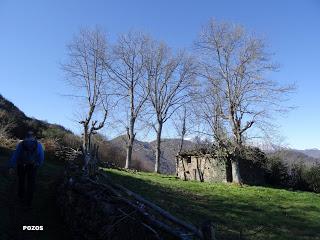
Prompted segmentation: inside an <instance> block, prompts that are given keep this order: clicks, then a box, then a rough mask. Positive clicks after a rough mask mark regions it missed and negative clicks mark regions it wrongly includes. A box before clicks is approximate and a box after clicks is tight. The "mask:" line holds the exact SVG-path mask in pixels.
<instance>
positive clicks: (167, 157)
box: [110, 136, 194, 174]
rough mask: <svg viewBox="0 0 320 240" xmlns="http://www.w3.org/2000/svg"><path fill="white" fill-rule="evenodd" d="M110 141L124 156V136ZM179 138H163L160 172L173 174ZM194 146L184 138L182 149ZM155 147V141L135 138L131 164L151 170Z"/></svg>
mask: <svg viewBox="0 0 320 240" xmlns="http://www.w3.org/2000/svg"><path fill="white" fill-rule="evenodd" d="M110 143H111V144H112V145H113V146H115V147H117V148H118V149H119V151H120V152H122V154H123V155H124V156H125V151H126V142H125V136H119V137H116V138H114V139H112V140H110ZM179 144H180V140H179V139H174V138H173V139H163V140H162V143H161V147H162V159H161V167H160V171H161V172H162V173H167V174H173V173H175V169H176V162H175V156H176V154H177V152H178V149H179ZM193 146H194V143H193V142H191V141H188V140H185V143H184V149H189V148H192V147H193ZM155 147H156V141H152V142H142V141H139V140H135V143H134V148H133V164H136V165H138V166H139V167H140V169H143V170H145V171H153V169H154V162H155Z"/></svg>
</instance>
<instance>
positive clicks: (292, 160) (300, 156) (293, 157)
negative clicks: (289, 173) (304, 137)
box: [269, 149, 320, 167]
mask: <svg viewBox="0 0 320 240" xmlns="http://www.w3.org/2000/svg"><path fill="white" fill-rule="evenodd" d="M308 152H309V151H308V150H295V149H283V150H281V151H276V152H272V153H269V156H271V157H278V158H280V159H281V160H283V162H285V163H287V164H288V165H289V166H290V165H292V164H297V163H304V164H305V165H306V166H309V167H310V166H312V165H313V164H315V163H320V158H315V157H312V156H310V155H311V154H307V153H308ZM315 153H316V152H315ZM312 155H313V156H316V154H312Z"/></svg>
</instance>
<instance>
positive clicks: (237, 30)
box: [196, 21, 293, 183]
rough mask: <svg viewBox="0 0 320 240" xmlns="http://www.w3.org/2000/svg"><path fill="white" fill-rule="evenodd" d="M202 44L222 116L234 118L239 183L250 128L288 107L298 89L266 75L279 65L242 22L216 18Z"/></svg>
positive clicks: (208, 77) (235, 176)
mask: <svg viewBox="0 0 320 240" xmlns="http://www.w3.org/2000/svg"><path fill="white" fill-rule="evenodd" d="M196 47H197V49H198V50H199V52H200V61H201V65H202V71H201V74H202V76H203V77H204V79H206V80H207V82H208V83H209V84H210V85H211V88H212V89H214V91H216V93H214V92H212V93H213V94H214V96H215V101H217V103H218V107H219V109H218V110H219V111H218V112H219V114H218V116H220V117H221V118H222V119H224V120H226V121H227V122H228V126H229V130H230V134H231V135H232V138H233V143H234V158H233V160H232V177H233V182H239V183H241V176H240V171H239V156H240V155H241V149H242V146H243V144H244V141H245V137H246V136H247V132H248V130H249V129H252V128H253V127H261V128H263V125H264V124H266V123H267V119H268V118H269V117H270V116H271V115H272V113H274V111H282V110H286V108H285V107H283V106H282V104H281V103H283V101H284V100H286V96H287V93H289V92H290V91H291V90H292V89H293V88H292V86H280V85H279V83H278V82H276V81H274V80H271V79H269V78H266V74H267V73H268V72H272V71H276V70H277V69H278V66H277V64H274V63H273V62H272V61H271V55H270V54H268V53H267V52H266V46H265V43H264V41H263V40H262V39H259V38H257V37H255V36H254V35H251V34H248V33H247V32H245V30H244V29H243V28H242V27H241V26H237V25H232V24H228V23H217V22H215V21H210V22H209V24H208V25H207V26H206V27H205V28H204V29H203V31H202V32H201V34H200V38H199V40H198V41H197V42H196ZM217 93H218V94H217ZM220 102H221V103H223V104H220ZM219 105H220V106H219ZM212 111H215V110H214V109H212Z"/></svg>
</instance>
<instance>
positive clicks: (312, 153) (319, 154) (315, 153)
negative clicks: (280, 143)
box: [298, 148, 320, 159]
mask: <svg viewBox="0 0 320 240" xmlns="http://www.w3.org/2000/svg"><path fill="white" fill-rule="evenodd" d="M298 151H300V152H302V153H304V154H306V155H307V156H309V157H313V158H318V159H320V150H319V149H317V148H312V149H305V150H298Z"/></svg>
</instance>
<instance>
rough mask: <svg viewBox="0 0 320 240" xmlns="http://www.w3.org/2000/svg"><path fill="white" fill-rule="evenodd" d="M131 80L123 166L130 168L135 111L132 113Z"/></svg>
mask: <svg viewBox="0 0 320 240" xmlns="http://www.w3.org/2000/svg"><path fill="white" fill-rule="evenodd" d="M133 94H134V93H133V82H131V87H130V124H129V127H128V128H127V156H126V165H125V168H126V169H129V168H131V160H132V148H133V142H134V137H135V136H134V123H135V113H134V95H133Z"/></svg>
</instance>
